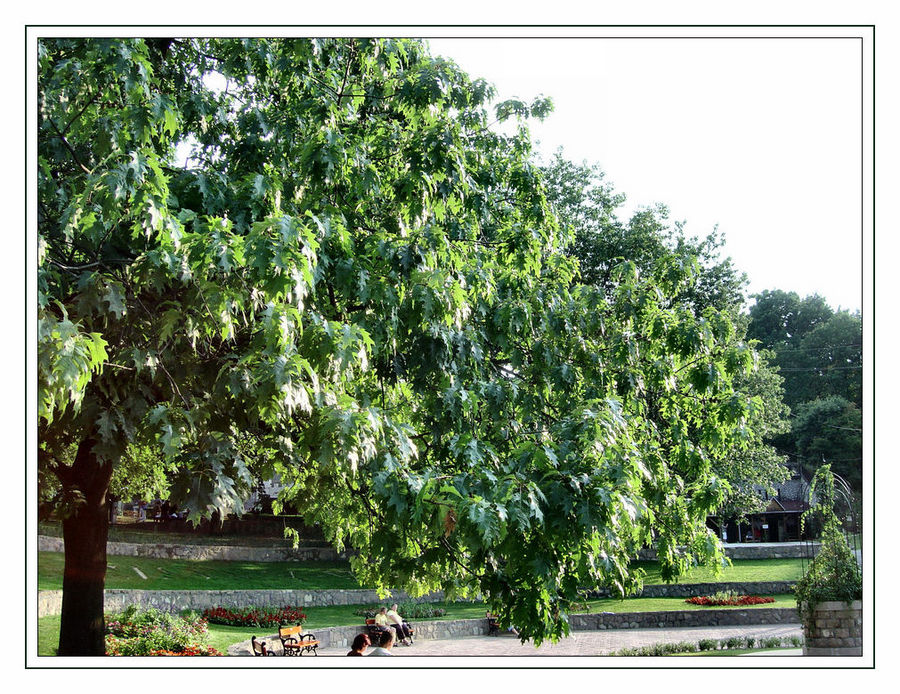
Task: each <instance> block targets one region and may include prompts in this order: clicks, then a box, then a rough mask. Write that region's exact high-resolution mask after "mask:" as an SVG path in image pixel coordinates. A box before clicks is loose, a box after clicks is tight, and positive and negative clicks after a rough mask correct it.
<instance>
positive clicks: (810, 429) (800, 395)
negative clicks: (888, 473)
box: [748, 290, 862, 490]
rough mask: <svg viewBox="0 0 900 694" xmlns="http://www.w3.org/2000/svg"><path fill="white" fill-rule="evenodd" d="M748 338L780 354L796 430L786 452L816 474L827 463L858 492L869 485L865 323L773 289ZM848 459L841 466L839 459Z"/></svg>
mask: <svg viewBox="0 0 900 694" xmlns="http://www.w3.org/2000/svg"><path fill="white" fill-rule="evenodd" d="M748 335H749V336H750V337H753V338H755V339H758V340H760V342H761V343H762V344H763V346H765V347H766V348H768V349H771V350H773V351H774V352H775V358H774V363H775V364H776V365H777V367H778V370H779V373H780V375H781V376H782V377H783V378H784V391H785V402H786V403H787V404H788V405H789V406H790V408H791V410H792V412H793V425H792V428H791V431H790V432H788V433H785V434H781V435H779V436H777V437H776V439H775V443H776V445H777V447H778V448H779V450H781V451H782V452H784V453H787V454H789V455H791V456H793V457H795V458H796V459H797V460H798V461H799V462H800V463H802V465H803V467H804V468H805V469H806V470H807V471H808V472H812V471H813V470H815V468H816V467H817V466H818V465H819V464H821V462H822V460H823V459H824V460H826V461H827V462H833V469H834V471H835V472H837V473H838V474H840V475H841V476H843V477H844V478H845V479H846V480H847V482H848V483H849V484H851V485H852V486H853V487H854V488H855V489H857V490H858V489H860V485H861V480H862V468H861V459H862V437H861V435H860V434H859V432H858V430H859V429H861V428H862V425H861V419H862V416H861V408H862V318H861V316H860V314H859V313H858V312H856V313H851V312H849V311H844V310H838V311H834V310H832V309H831V308H830V307H829V306H828V305H827V304H826V303H825V300H824V299H822V297H820V296H817V295H813V296H807V297H805V298H803V299H801V298H800V297H799V296H798V295H797V294H796V293H794V292H784V291H781V290H774V291H765V292H763V293H762V294H759V295H757V297H756V304H755V305H754V306H753V307H751V309H750V326H749V329H748ZM839 461H840V462H839Z"/></svg>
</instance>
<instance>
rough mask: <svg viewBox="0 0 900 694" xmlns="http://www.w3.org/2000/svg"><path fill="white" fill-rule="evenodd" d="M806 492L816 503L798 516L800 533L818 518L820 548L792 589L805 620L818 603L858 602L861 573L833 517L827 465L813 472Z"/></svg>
mask: <svg viewBox="0 0 900 694" xmlns="http://www.w3.org/2000/svg"><path fill="white" fill-rule="evenodd" d="M810 489H811V493H812V492H815V493H817V494H818V495H819V501H818V503H817V504H816V505H815V506H813V507H812V508H811V509H809V510H808V511H806V512H805V513H804V514H803V515H802V516H801V529H802V528H803V527H805V524H806V523H807V521H808V520H810V519H812V518H821V520H822V545H821V547H820V548H819V553H818V554H817V555H816V557H815V559H813V560H812V562H811V563H810V565H809V568H808V569H807V570H806V573H805V574H803V576H802V577H801V579H800V580H799V581H797V585H796V586H795V587H794V594H795V595H796V597H797V604H798V606H801V607H802V606H803V604H804V603H806V614H804V615H803V616H804V617H805V618H808V617H809V615H810V614H811V613H812V612H813V610H814V609H815V606H816V605H817V604H818V603H820V602H827V601H830V600H836V601H841V602H846V603H850V602H852V601H854V600H860V599H861V598H862V573H861V571H860V568H859V564H858V563H857V562H856V557H854V556H853V552H851V551H850V546H849V545H848V544H847V540H846V538H845V537H844V534H843V531H842V529H841V523H840V521H839V520H838V517H837V515H835V513H834V475H833V474H832V472H831V466H830V465H823V466H822V467H820V468H819V469H818V470H816V474H815V476H814V477H813V481H812V484H811V485H810Z"/></svg>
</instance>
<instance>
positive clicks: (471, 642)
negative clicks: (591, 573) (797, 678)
mask: <svg viewBox="0 0 900 694" xmlns="http://www.w3.org/2000/svg"><path fill="white" fill-rule="evenodd" d="M802 635H803V630H802V627H801V625H800V624H758V625H750V626H723V627H687V628H683V629H608V630H604V631H576V632H573V634H572V635H571V636H569V637H568V638H566V639H562V640H561V641H560V642H559V643H555V644H551V643H545V644H542V645H541V646H540V647H539V648H537V649H536V648H535V647H534V646H532V645H531V644H527V643H526V644H522V643H520V642H519V640H518V639H517V638H515V637H513V636H499V637H498V636H471V637H467V638H460V639H452V640H450V639H435V640H428V641H417V642H416V643H415V644H414V645H413V646H409V647H406V646H395V647H394V649H393V652H394V654H395V655H396V656H400V657H403V658H409V657H421V656H441V657H460V656H464V657H473V656H476V657H509V656H514V657H515V656H518V657H522V656H530V657H535V656H597V655H609V654H610V653H614V652H616V651H619V650H621V649H623V648H639V647H641V646H652V645H653V644H657V643H680V642H682V641H687V642H689V643H696V642H697V641H700V640H701V639H717V640H718V639H727V638H731V637H745V636H755V637H763V638H765V637H773V636H778V637H791V636H799V637H802ZM346 651H347V649H344V648H320V649H319V655H320V656H344V655H346ZM777 655H795V656H801V655H802V651H801V649H799V648H796V649H793V648H791V649H785V650H784V651H779V652H778V653H777Z"/></svg>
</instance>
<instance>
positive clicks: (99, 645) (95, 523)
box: [58, 439, 112, 656]
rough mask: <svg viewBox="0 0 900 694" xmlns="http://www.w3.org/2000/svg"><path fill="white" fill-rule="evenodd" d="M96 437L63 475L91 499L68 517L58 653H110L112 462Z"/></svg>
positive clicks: (80, 450) (80, 449)
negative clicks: (106, 589)
mask: <svg viewBox="0 0 900 694" xmlns="http://www.w3.org/2000/svg"><path fill="white" fill-rule="evenodd" d="M93 446H94V441H93V440H91V439H87V440H85V441H82V443H81V444H80V445H79V447H78V453H77V454H76V456H75V462H74V464H73V465H72V467H71V468H68V470H67V471H66V475H65V477H66V479H65V480H63V483H64V485H65V487H66V488H67V491H70V492H71V491H80V492H81V494H82V495H83V497H84V501H85V503H83V504H78V505H77V507H76V508H75V510H74V513H73V514H72V515H70V516H69V517H67V518H65V519H64V520H63V541H64V543H65V552H66V565H65V572H64V574H63V599H62V615H61V620H60V630H59V650H58V655H67V656H71V655H93V656H97V655H105V653H106V645H105V635H104V631H105V624H104V621H103V586H104V582H105V580H106V539H107V535H108V531H109V526H108V523H109V513H108V510H107V501H106V492H107V490H108V488H109V481H110V478H111V476H112V464H111V463H109V462H102V461H100V460H98V458H97V456H96V455H95V454H94V452H93Z"/></svg>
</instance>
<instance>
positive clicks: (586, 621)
mask: <svg viewBox="0 0 900 694" xmlns="http://www.w3.org/2000/svg"><path fill="white" fill-rule="evenodd" d="M799 621H800V615H799V613H798V612H797V608H795V607H756V608H753V609H741V608H737V607H732V608H725V609H720V610H716V609H704V610H685V611H677V610H673V611H670V612H622V613H613V612H600V613H597V614H573V615H570V616H569V624H570V625H571V627H572V629H573V631H598V630H602V629H680V628H683V627H711V626H736V625H737V626H740V625H747V624H796V623H798V622H799Z"/></svg>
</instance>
